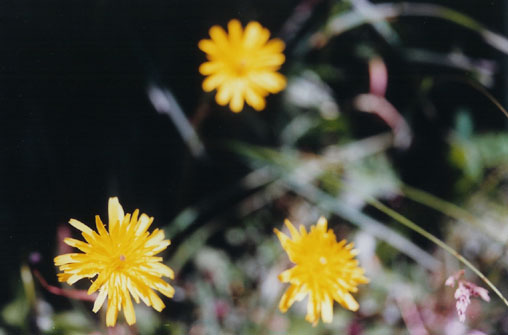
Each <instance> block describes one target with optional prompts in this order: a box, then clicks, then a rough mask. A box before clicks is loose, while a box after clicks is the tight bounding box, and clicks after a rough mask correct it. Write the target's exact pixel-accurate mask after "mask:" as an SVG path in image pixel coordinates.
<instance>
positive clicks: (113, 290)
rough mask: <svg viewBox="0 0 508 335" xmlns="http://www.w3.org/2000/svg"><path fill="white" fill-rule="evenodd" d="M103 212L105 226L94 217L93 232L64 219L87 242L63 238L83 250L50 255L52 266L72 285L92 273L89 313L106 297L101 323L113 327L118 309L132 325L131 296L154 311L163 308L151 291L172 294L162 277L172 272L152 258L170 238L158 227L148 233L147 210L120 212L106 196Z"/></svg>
mask: <svg viewBox="0 0 508 335" xmlns="http://www.w3.org/2000/svg"><path fill="white" fill-rule="evenodd" d="M108 214H109V226H108V230H106V228H105V227H104V224H103V223H102V221H101V219H100V217H99V216H98V215H96V216H95V223H96V226H97V232H95V231H93V230H92V229H90V228H89V227H88V226H86V225H85V224H84V223H82V222H80V221H78V220H75V219H71V220H70V221H69V223H70V224H71V225H72V226H73V227H74V228H76V229H78V230H80V231H81V232H82V235H83V238H84V239H85V241H86V242H84V241H79V240H76V239H73V238H66V239H65V240H64V242H65V243H66V244H68V245H70V246H71V247H75V248H77V249H79V250H81V251H82V253H71V254H64V255H60V256H57V257H55V265H56V266H58V267H59V268H60V270H61V271H63V272H62V273H59V274H58V280H59V281H61V282H67V283H68V284H69V285H72V284H74V283H75V282H77V281H78V280H80V279H82V278H94V277H95V276H97V278H96V279H95V280H94V281H93V283H92V285H91V286H90V288H89V289H88V294H92V293H94V292H96V291H97V290H99V295H98V297H97V299H96V300H95V304H94V306H93V311H94V312H95V313H97V311H98V310H99V309H100V308H101V307H102V305H103V304H104V301H105V299H106V297H107V298H108V308H107V312H106V325H107V326H114V325H115V324H116V318H117V315H118V312H119V311H120V310H122V309H123V313H124V316H125V319H126V321H127V323H128V324H129V325H132V324H134V323H135V322H136V316H135V314H134V307H133V305H132V301H131V297H130V296H131V295H132V297H133V298H134V301H136V303H139V300H140V299H141V300H142V301H143V302H144V303H145V304H146V305H147V306H152V307H153V308H154V309H156V310H157V311H159V312H160V311H161V310H162V309H163V308H164V307H165V306H164V303H163V302H162V300H161V299H160V298H159V297H158V296H157V294H156V293H155V292H154V290H157V291H159V292H160V293H162V294H164V295H165V296H167V297H169V298H171V297H173V295H174V289H173V287H172V286H171V285H169V284H168V283H167V282H165V281H164V280H163V279H162V277H169V278H171V279H172V278H173V277H174V273H173V270H171V269H170V268H169V267H167V266H166V265H164V264H162V263H161V262H162V257H156V256H155V255H156V254H158V253H159V252H161V251H162V250H164V249H166V248H167V246H168V245H169V244H170V241H169V240H165V239H164V232H163V231H162V230H159V229H155V230H154V231H153V232H152V233H149V232H148V228H149V227H150V225H151V224H152V222H153V218H150V217H148V216H147V215H146V214H141V216H138V215H139V211H138V210H137V209H136V210H135V211H134V213H133V214H132V215H131V214H129V213H127V214H124V212H123V208H122V206H121V205H120V203H119V202H118V198H110V199H109V204H108Z"/></svg>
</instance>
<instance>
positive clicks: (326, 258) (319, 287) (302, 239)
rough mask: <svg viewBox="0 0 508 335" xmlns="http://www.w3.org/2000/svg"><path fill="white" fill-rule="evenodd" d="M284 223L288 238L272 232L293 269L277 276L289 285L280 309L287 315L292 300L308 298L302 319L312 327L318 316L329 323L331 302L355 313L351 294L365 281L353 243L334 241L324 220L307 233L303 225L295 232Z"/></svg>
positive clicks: (354, 304)
mask: <svg viewBox="0 0 508 335" xmlns="http://www.w3.org/2000/svg"><path fill="white" fill-rule="evenodd" d="M285 224H286V226H287V228H288V229H289V232H290V234H291V238H290V237H288V236H287V235H285V234H283V233H282V232H280V231H279V230H277V229H275V233H276V234H277V237H278V238H279V240H280V243H281V244H282V247H283V248H284V250H285V251H286V252H287V254H288V257H289V259H290V260H291V262H293V263H295V266H294V267H292V268H291V269H289V270H286V271H284V272H282V273H281V274H280V275H279V280H280V281H281V282H283V283H289V284H291V285H290V286H289V288H288V289H287V290H286V292H285V293H284V295H283V296H282V298H281V300H280V303H279V309H280V310H281V311H282V312H286V311H287V310H288V309H289V307H291V305H292V304H293V303H294V302H295V301H301V300H303V299H304V298H305V297H306V296H307V295H308V296H309V301H308V304H307V315H306V317H305V319H306V320H307V321H309V322H311V323H312V324H313V325H316V324H317V322H318V321H319V317H320V316H321V318H322V319H323V321H324V322H326V323H329V322H332V319H333V302H334V301H337V302H338V303H339V304H341V305H342V306H344V307H345V308H347V309H349V310H351V311H356V310H358V307H359V305H358V303H357V302H356V300H355V299H354V298H353V296H352V295H351V294H350V292H357V290H358V288H357V285H358V284H364V283H368V279H367V278H366V277H365V276H364V270H363V269H362V268H361V267H359V265H358V261H357V260H356V259H355V256H356V254H357V251H356V250H355V249H353V243H349V244H347V242H346V241H345V240H342V241H340V242H337V240H336V237H335V234H334V232H333V230H331V229H329V230H328V229H327V225H328V223H327V221H326V219H325V218H324V217H321V218H320V219H319V221H318V222H317V224H316V225H313V226H311V228H310V231H309V232H307V230H306V229H305V227H304V226H300V229H299V230H297V229H296V228H295V227H294V226H293V225H292V224H291V222H289V220H286V221H285Z"/></svg>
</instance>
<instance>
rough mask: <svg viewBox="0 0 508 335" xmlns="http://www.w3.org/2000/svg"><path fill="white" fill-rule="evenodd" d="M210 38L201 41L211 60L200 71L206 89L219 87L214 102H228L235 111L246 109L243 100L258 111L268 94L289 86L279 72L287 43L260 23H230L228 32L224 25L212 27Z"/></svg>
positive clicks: (202, 48) (222, 103)
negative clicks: (223, 27) (243, 25)
mask: <svg viewBox="0 0 508 335" xmlns="http://www.w3.org/2000/svg"><path fill="white" fill-rule="evenodd" d="M210 37H211V39H209V40H208V39H207V40H201V41H199V44H198V46H199V48H200V49H201V50H202V51H204V52H205V53H206V54H207V59H208V62H205V63H203V64H201V66H200V67H199V72H200V73H201V74H202V75H204V76H207V78H206V79H205V80H204V81H203V90H205V91H206V92H211V91H213V90H214V89H217V94H216V95H215V101H217V103H218V104H219V105H221V106H225V105H227V104H228V103H229V108H230V109H231V110H232V111H233V112H236V113H238V112H240V111H241V110H242V109H243V105H244V101H245V102H247V104H249V105H250V106H252V107H253V108H254V109H256V110H258V111H259V110H262V109H264V108H265V97H266V96H267V95H268V93H277V92H279V91H281V90H283V89H284V87H285V86H286V78H285V77H284V76H283V75H281V74H280V73H278V72H276V71H277V70H278V69H279V68H280V66H281V65H282V64H283V63H284V60H285V57H284V54H283V53H282V51H283V50H284V42H282V41H281V40H280V39H277V38H275V39H272V40H268V39H269V38H270V31H269V30H268V29H266V28H263V27H262V26H261V24H259V23H258V22H250V23H249V24H247V26H246V27H245V30H244V29H243V28H242V25H241V24H240V21H238V20H231V21H229V23H228V33H226V31H225V30H224V29H222V27H219V26H213V27H212V28H210Z"/></svg>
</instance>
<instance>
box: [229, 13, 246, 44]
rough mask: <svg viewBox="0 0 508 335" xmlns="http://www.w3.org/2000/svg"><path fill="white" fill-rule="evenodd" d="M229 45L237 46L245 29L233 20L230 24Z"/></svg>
mask: <svg viewBox="0 0 508 335" xmlns="http://www.w3.org/2000/svg"><path fill="white" fill-rule="evenodd" d="M228 32H229V43H230V45H235V44H238V43H240V42H241V40H242V36H243V28H242V24H241V23H240V21H238V20H236V19H233V20H231V21H229V23H228Z"/></svg>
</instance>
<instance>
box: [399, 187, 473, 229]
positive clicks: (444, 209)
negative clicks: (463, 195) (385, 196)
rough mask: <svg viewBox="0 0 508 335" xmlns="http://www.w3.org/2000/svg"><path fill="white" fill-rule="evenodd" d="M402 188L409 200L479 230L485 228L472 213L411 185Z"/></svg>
mask: <svg viewBox="0 0 508 335" xmlns="http://www.w3.org/2000/svg"><path fill="white" fill-rule="evenodd" d="M400 188H401V191H402V193H404V195H405V196H406V197H407V198H409V199H411V200H413V201H416V202H418V203H420V204H423V205H425V206H428V207H430V208H432V209H435V210H436V211H438V212H441V213H443V214H445V215H448V216H450V217H452V218H454V219H457V220H463V221H466V222H469V223H471V224H472V225H474V226H475V227H477V228H483V226H482V225H481V224H480V223H479V222H478V220H477V219H476V218H475V217H474V216H473V215H472V214H471V213H469V212H468V211H466V210H464V209H462V208H461V207H459V206H457V205H455V204H452V203H451V202H448V201H446V200H443V199H441V198H438V197H436V196H435V195H432V194H430V193H427V192H425V191H422V190H419V189H417V188H414V187H411V186H409V185H402V186H401V187H400Z"/></svg>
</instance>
